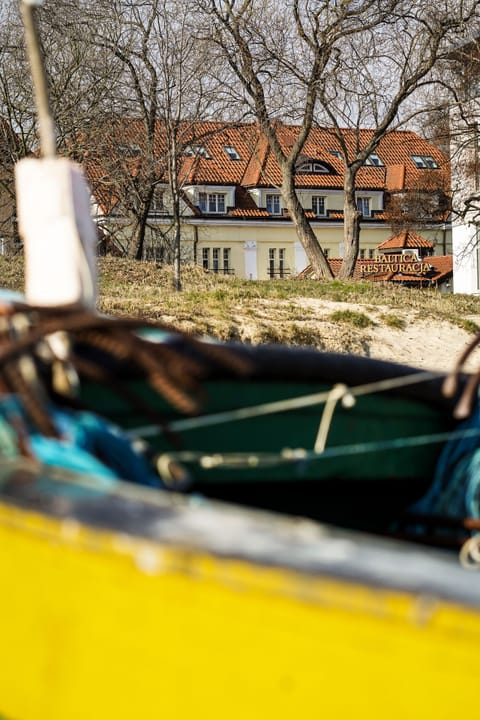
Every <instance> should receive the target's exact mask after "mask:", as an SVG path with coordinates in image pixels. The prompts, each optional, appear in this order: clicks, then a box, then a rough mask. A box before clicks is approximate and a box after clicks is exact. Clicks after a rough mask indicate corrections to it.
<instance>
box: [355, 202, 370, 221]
mask: <svg viewBox="0 0 480 720" xmlns="http://www.w3.org/2000/svg"><path fill="white" fill-rule="evenodd" d="M357 210H359V211H360V212H361V213H362V215H363V217H370V215H371V209H370V198H369V197H357Z"/></svg>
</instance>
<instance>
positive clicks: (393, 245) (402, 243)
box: [377, 230, 435, 250]
mask: <svg viewBox="0 0 480 720" xmlns="http://www.w3.org/2000/svg"><path fill="white" fill-rule="evenodd" d="M433 247H435V244H434V243H433V242H431V241H430V240H427V239H426V238H424V237H422V236H421V235H418V234H417V233H414V232H412V231H411V230H404V231H403V232H401V233H398V234H397V235H392V237H389V238H388V239H387V240H384V241H383V242H382V243H380V245H377V250H406V249H407V248H433Z"/></svg>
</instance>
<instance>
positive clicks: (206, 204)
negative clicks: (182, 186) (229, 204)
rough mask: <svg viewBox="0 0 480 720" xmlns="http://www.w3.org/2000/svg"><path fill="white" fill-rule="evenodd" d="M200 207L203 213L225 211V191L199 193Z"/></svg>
mask: <svg viewBox="0 0 480 720" xmlns="http://www.w3.org/2000/svg"><path fill="white" fill-rule="evenodd" d="M198 207H199V208H200V210H201V211H202V212H203V213H224V212H225V195H224V194H223V193H205V192H201V193H198Z"/></svg>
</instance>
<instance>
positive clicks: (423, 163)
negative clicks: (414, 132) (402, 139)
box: [412, 155, 438, 170]
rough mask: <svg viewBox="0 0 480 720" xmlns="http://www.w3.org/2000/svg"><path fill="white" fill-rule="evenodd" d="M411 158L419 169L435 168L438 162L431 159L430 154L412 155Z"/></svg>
mask: <svg viewBox="0 0 480 720" xmlns="http://www.w3.org/2000/svg"><path fill="white" fill-rule="evenodd" d="M412 160H413V162H414V163H415V165H416V166H417V168H420V169H421V170H425V169H431V170H437V169H438V164H437V161H436V160H434V159H433V157H432V156H431V155H412Z"/></svg>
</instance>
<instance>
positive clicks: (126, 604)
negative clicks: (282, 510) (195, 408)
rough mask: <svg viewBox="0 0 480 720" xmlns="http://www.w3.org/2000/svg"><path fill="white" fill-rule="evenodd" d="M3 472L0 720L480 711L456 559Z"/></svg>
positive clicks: (304, 525) (63, 478)
mask: <svg viewBox="0 0 480 720" xmlns="http://www.w3.org/2000/svg"><path fill="white" fill-rule="evenodd" d="M0 474H1V498H0V567H1V572H2V583H3V585H2V586H3V592H2V595H1V600H0V605H1V613H0V632H1V635H2V639H3V648H4V652H3V653H2V662H1V664H0V668H1V672H0V714H1V716H2V718H12V720H13V718H22V719H25V720H37V719H38V720H40V719H42V720H43V718H46V717H48V718H49V719H50V720H60V719H61V720H64V719H65V718H76V717H88V718H92V720H96V719H97V718H98V719H99V720H100V719H102V720H104V718H106V717H115V718H131V717H142V718H156V717H163V716H164V715H166V714H167V715H170V716H174V717H178V718H187V717H192V716H194V717H198V718H203V717H209V718H220V717H224V716H225V715H228V717H231V718H244V717H252V718H265V717H276V718H290V717H292V714H293V715H295V716H297V715H307V714H311V713H312V709H314V712H315V713H318V714H319V715H322V716H323V715H324V714H328V715H332V716H335V717H338V718H347V717H350V716H351V715H352V713H354V714H355V716H356V717H359V718H365V719H367V718H368V719H370V718H372V717H383V716H386V715H387V714H388V716H389V717H391V718H394V719H398V720H404V718H415V717H420V716H425V717H431V716H433V715H434V716H435V717H438V718H445V720H446V719H447V718H451V717H453V715H454V714H455V713H466V712H468V711H471V710H472V708H474V707H475V703H476V685H475V682H474V680H475V677H476V675H475V668H476V664H475V659H476V656H477V653H478V642H479V639H480V575H479V574H478V573H476V574H475V573H468V572H467V570H465V569H464V568H463V567H461V566H460V564H459V563H458V561H457V557H456V555H454V554H453V555H452V554H445V553H439V552H438V551H435V550H432V549H425V548H421V547H419V546H415V545H411V544H407V543H395V542H393V541H389V540H381V541H380V540H378V539H377V540H375V539H373V538H371V537H370V538H369V537H367V536H360V535H354V534H351V533H348V532H346V531H341V532H340V531H338V530H333V529H331V528H327V527H325V526H322V525H318V524H317V523H314V522H312V521H306V520H301V519H293V518H282V517H281V516H278V515H271V514H259V513H257V512H255V511H245V510H242V509H240V508H238V507H234V506H232V505H222V504H216V503H214V502H212V501H207V500H205V501H201V500H199V499H198V498H195V497H187V498H182V497H180V496H178V495H175V494H172V493H167V492H159V491H157V490H152V489H149V488H139V487H135V486H133V485H127V484H124V483H119V482H116V481H112V483H111V484H110V485H109V487H105V485H104V486H103V487H100V486H99V485H98V484H96V483H95V482H92V478H86V477H81V476H80V475H76V476H75V475H73V474H71V473H70V474H69V473H66V472H65V471H58V470H55V469H54V468H51V467H50V468H46V467H44V468H38V466H35V465H32V463H28V462H25V461H18V460H15V461H8V462H7V461H4V462H3V463H2V464H1V466H0ZM477 555H478V550H477Z"/></svg>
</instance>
